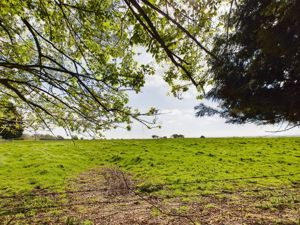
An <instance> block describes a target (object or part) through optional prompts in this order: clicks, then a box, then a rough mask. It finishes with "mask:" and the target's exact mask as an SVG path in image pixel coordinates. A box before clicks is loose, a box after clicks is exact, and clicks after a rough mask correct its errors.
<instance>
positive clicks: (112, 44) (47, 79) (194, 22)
mask: <svg viewBox="0 0 300 225" xmlns="http://www.w3.org/2000/svg"><path fill="white" fill-rule="evenodd" d="M220 2H221V0H203V1H191V0H183V1H175V0H156V1H153V0H151V1H150V0H149V1H148V0H140V1H137V0H116V1H111V0H86V1H73V0H50V1H49V0H25V1H24V0H1V1H0V70H1V73H0V97H5V98H7V99H9V100H10V101H12V102H13V103H14V104H15V105H16V106H17V107H18V108H19V109H21V110H22V111H23V115H24V117H25V118H26V121H27V120H30V121H35V122H36V123H37V124H44V126H45V127H49V126H50V125H51V124H53V125H55V126H62V127H65V128H66V130H68V131H79V132H80V131H86V132H88V131H97V130H105V129H110V128H114V127H116V126H119V125H120V124H122V123H127V124H128V126H127V128H128V129H130V126H129V125H130V123H131V121H132V120H138V121H139V122H142V123H144V124H145V125H147V126H149V127H150V126H151V125H152V124H153V121H148V120H145V118H144V117H143V116H145V115H153V114H155V113H156V112H157V111H156V110H155V109H150V110H149V112H146V113H140V112H139V111H137V110H136V109H132V108H131V107H129V106H128V96H127V92H128V91H135V92H139V91H140V90H141V87H142V86H143V85H144V82H145V76H148V75H152V74H153V73H154V68H153V66H151V65H146V64H143V63H141V62H137V58H138V57H137V54H136V52H137V51H136V49H137V48H138V47H139V46H142V47H144V48H145V49H146V50H147V51H148V52H149V53H151V55H152V56H153V58H154V59H155V60H156V62H157V63H161V64H164V65H167V68H166V70H167V71H166V73H165V74H164V78H165V80H166V81H167V82H168V83H169V84H170V86H171V87H172V92H173V94H174V95H178V93H179V92H180V91H186V90H187V87H188V86H189V85H190V84H194V85H195V86H196V87H197V88H199V89H201V88H202V87H203V86H204V84H205V81H206V80H207V79H206V77H205V75H203V73H202V70H203V66H204V61H203V60H201V59H203V58H204V57H206V56H207V55H210V56H211V57H213V58H215V56H214V55H213V54H212V53H211V52H210V51H209V50H208V49H207V48H206V47H205V43H206V42H207V41H208V40H210V38H209V37H211V32H212V30H213V28H214V27H216V23H213V22H212V21H213V20H212V18H214V17H216V16H217V9H218V5H219V4H220ZM178 80H181V81H184V82H179V83H178Z"/></svg>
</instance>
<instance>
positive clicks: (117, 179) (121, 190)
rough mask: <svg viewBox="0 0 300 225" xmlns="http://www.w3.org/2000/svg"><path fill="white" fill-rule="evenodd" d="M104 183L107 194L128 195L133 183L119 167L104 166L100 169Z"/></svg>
mask: <svg viewBox="0 0 300 225" xmlns="http://www.w3.org/2000/svg"><path fill="white" fill-rule="evenodd" d="M102 175H103V177H104V185H105V186H106V187H107V194H108V195H109V196H118V195H129V194H132V193H133V190H134V183H133V181H132V179H131V178H130V176H129V174H126V173H124V172H123V171H122V170H120V169H119V168H105V169H103V171H102Z"/></svg>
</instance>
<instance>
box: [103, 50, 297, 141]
mask: <svg viewBox="0 0 300 225" xmlns="http://www.w3.org/2000/svg"><path fill="white" fill-rule="evenodd" d="M141 52H142V53H143V54H141V55H140V56H139V58H137V60H138V61H140V62H149V63H150V62H152V61H153V60H152V59H151V57H150V56H149V55H147V54H145V53H144V52H143V50H141ZM162 73H163V70H162V69H161V68H158V69H157V71H156V74H155V75H153V76H149V77H146V83H145V86H144V88H143V89H142V92H141V93H139V94H134V93H129V100H130V101H129V105H130V106H132V107H136V108H138V109H140V111H144V112H145V111H148V110H147V109H149V108H151V107H155V108H157V109H159V112H160V113H162V115H159V116H158V121H159V124H160V125H161V129H159V128H156V129H148V128H147V127H145V126H144V125H142V124H140V123H137V122H135V123H133V126H132V129H131V131H127V130H125V129H122V128H119V129H116V130H111V131H107V132H105V133H104V134H105V136H106V138H151V136H152V135H158V136H160V137H162V136H168V137H169V136H171V135H172V134H183V135H184V136H185V137H200V136H201V135H204V136H205V137H243V136H289V135H292V136H294V135H300V128H297V129H296V128H294V129H292V130H289V131H286V132H279V133H274V132H268V131H277V130H279V129H280V127H279V125H276V126H270V125H269V126H258V125H255V124H244V125H237V124H235V125H233V124H227V123H225V119H223V118H220V117H218V116H213V117H200V118H199V117H195V110H194V107H195V106H196V105H198V104H199V103H201V101H200V100H197V99H196V95H197V92H196V90H194V89H191V90H189V91H188V92H187V93H185V94H184V95H183V99H182V100H179V99H177V98H175V97H173V96H172V95H170V94H169V92H170V87H169V86H168V84H167V83H166V82H165V81H164V80H163V78H162ZM204 103H206V104H208V105H214V106H215V105H216V104H215V103H212V102H208V101H204ZM149 119H150V120H151V118H149ZM281 129H282V128H281Z"/></svg>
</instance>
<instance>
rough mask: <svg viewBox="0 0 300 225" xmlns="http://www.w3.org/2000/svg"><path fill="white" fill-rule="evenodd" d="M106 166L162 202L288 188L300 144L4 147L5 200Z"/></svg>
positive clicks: (226, 141) (297, 172) (299, 166)
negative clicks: (172, 198)
mask: <svg viewBox="0 0 300 225" xmlns="http://www.w3.org/2000/svg"><path fill="white" fill-rule="evenodd" d="M102 167H103V168H115V167H118V168H119V169H120V170H123V171H125V172H126V173H127V174H130V176H131V177H132V179H133V180H135V182H136V185H137V186H138V187H139V190H140V191H141V192H145V193H151V194H159V195H160V196H168V195H170V194H172V195H177V196H180V195H186V194H197V193H207V194H209V193H215V192H217V191H224V190H226V191H237V190H244V189H260V188H266V187H272V188H281V187H284V188H289V187H294V186H295V185H297V184H299V182H300V138H296V137H295V138H205V139H159V140H97V141H75V142H72V141H15V142H0V195H1V196H3V195H13V194H20V193H23V194H24V193H30V192H31V191H35V190H48V191H58V192H61V191H64V190H65V189H70V188H72V186H70V182H71V181H72V180H74V179H76V177H78V176H80V175H81V174H83V173H84V172H87V171H92V170H93V169H95V168H102ZM239 178H242V179H239ZM164 185H165V186H167V187H168V188H164V187H165V186H164ZM0 211H1V210H0ZM0 214H1V213H0ZM0 221H1V219H0Z"/></svg>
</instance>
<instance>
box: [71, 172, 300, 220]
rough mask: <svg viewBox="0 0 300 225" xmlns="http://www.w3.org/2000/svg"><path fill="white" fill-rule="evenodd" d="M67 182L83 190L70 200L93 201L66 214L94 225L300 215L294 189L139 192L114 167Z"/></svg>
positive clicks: (291, 218)
mask: <svg viewBox="0 0 300 225" xmlns="http://www.w3.org/2000/svg"><path fill="white" fill-rule="evenodd" d="M71 186H72V188H74V187H75V188H76V189H77V190H79V191H83V192H82V193H81V194H80V195H73V194H72V195H70V196H69V199H70V201H71V202H72V203H76V202H80V201H85V202H94V203H95V204H94V205H93V204H91V205H89V206H84V207H82V206H75V207H73V208H72V209H71V210H70V211H69V213H70V215H72V216H74V217H77V218H79V219H80V220H81V221H90V222H92V223H94V224H214V225H216V224H220V225H221V224H223V225H225V224H228V225H229V224H230V225H234V224H251V225H252V224H262V225H263V224H286V225H288V224H298V222H299V218H300V217H299V216H300V215H299V210H298V206H299V204H298V203H299V189H295V190H292V191H291V190H289V192H288V193H284V191H281V190H280V191H277V192H276V193H275V192H274V191H273V192H270V191H268V192H266V191H264V192H259V191H258V192H257V193H252V194H251V195H250V194H249V193H247V194H245V193H237V194H234V195H232V194H230V195H226V194H221V195H207V196H204V195H203V196H197V195H195V196H191V197H188V198H187V197H186V196H185V197H180V196H179V197H171V196H166V197H157V196H154V195H153V194H149V193H143V192H140V191H139V190H138V188H136V185H135V182H134V181H133V179H132V178H131V176H130V175H129V174H125V173H123V172H122V171H120V170H118V169H116V168H113V169H112V168H108V169H94V170H91V171H88V172H86V173H83V174H81V175H80V176H79V177H78V179H76V180H74V181H72V183H71ZM99 189H100V190H101V191H100V190H99ZM84 190H87V192H84ZM88 190H91V191H90V192H89V191H88ZM92 190H99V191H94V192H93V191H92ZM291 196H293V197H291ZM297 198H298V199H297ZM102 202H103V203H102ZM105 202H106V203H105Z"/></svg>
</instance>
